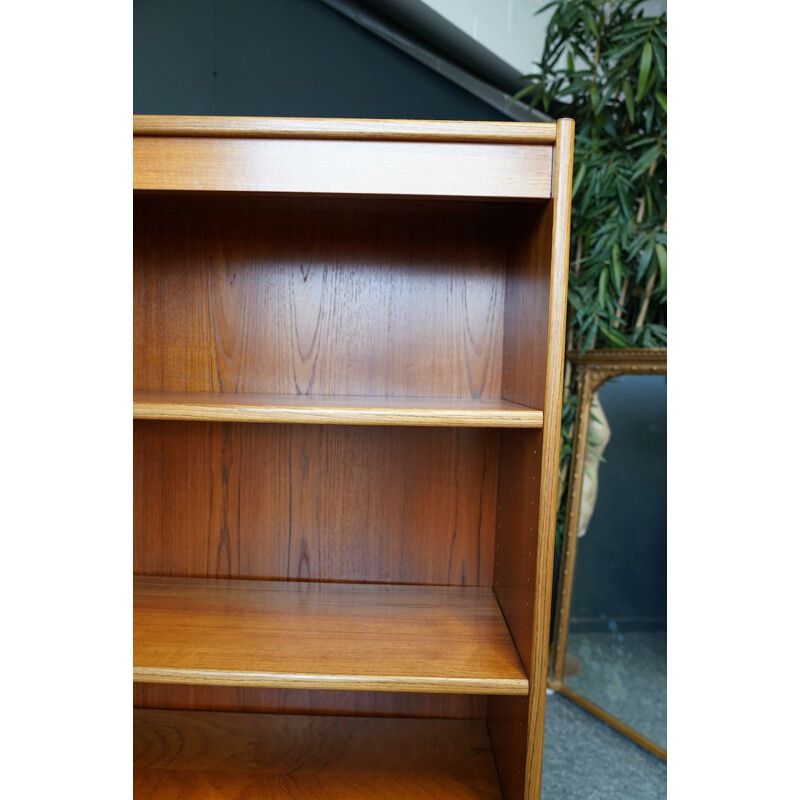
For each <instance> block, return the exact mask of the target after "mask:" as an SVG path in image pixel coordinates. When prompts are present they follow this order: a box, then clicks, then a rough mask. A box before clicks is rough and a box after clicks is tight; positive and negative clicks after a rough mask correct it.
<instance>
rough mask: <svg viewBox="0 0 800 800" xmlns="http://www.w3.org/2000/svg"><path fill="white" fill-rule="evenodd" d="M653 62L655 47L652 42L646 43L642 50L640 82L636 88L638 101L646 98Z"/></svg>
mask: <svg viewBox="0 0 800 800" xmlns="http://www.w3.org/2000/svg"><path fill="white" fill-rule="evenodd" d="M652 61H653V45H652V44H650V42H645V45H644V47H643V48H642V58H641V60H640V62H639V82H638V83H637V86H636V100H637V101H639V100H641V99H642V98H643V97H644V90H645V87H646V86H647V79H648V78H649V77H650V65H651V64H652Z"/></svg>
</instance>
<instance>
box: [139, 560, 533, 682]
mask: <svg viewBox="0 0 800 800" xmlns="http://www.w3.org/2000/svg"><path fill="white" fill-rule="evenodd" d="M445 643H446V644H445ZM443 645H444V646H443ZM133 654H134V669H133V674H134V680H137V681H147V682H152V683H177V684H200V685H202V684H208V685H212V686H254V687H276V688H300V689H303V688H308V689H337V688H339V689H345V690H353V691H360V690H366V691H396V692H397V691H407V692H439V693H448V694H449V693H452V694H468V693H475V692H478V693H482V694H527V693H528V680H527V678H526V676H525V673H524V671H523V669H522V666H521V664H520V662H519V657H518V656H517V652H516V649H515V648H514V645H513V643H512V641H511V637H510V636H509V634H508V629H507V628H506V625H505V622H504V621H503V617H502V614H501V613H500V610H499V608H498V607H497V602H496V600H495V599H494V595H493V593H492V591H491V589H489V588H488V587H454V586H396V585H395V586H387V585H382V584H346V583H335V584H331V583H306V582H302V581H292V582H285V581H226V580H205V579H197V578H194V579H192V578H156V577H146V576H139V577H135V578H134V600H133Z"/></svg>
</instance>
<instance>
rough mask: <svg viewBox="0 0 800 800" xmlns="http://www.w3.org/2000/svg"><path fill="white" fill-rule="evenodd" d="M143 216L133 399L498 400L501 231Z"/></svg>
mask: <svg viewBox="0 0 800 800" xmlns="http://www.w3.org/2000/svg"><path fill="white" fill-rule="evenodd" d="M134 207H135V235H134V264H135V269H134V388H135V389H139V390H149V391H169V392H187V391H189V392H249V393H267V394H278V395H285V394H321V395H360V396H375V397H392V396H397V397H405V398H411V397H430V398H443V397H450V398H462V397H464V398H466V397H469V398H476V399H477V398H483V397H485V398H498V397H500V377H501V376H500V369H501V356H502V337H503V305H504V279H505V275H504V271H505V260H506V245H505V241H504V234H503V232H502V227H501V226H502V220H498V215H496V214H485V215H484V214H478V213H464V211H463V210H462V211H459V212H454V213H440V214H432V213H424V214H415V213H413V212H412V211H411V210H410V209H409V207H408V206H406V211H405V213H401V212H400V211H398V210H397V206H396V205H395V206H394V209H395V210H394V211H393V212H392V213H382V212H381V211H380V210H373V211H371V212H370V211H367V210H364V209H363V207H361V206H359V205H356V206H355V207H353V208H350V207H348V204H347V203H345V202H341V201H340V202H338V203H330V204H328V205H327V206H323V207H320V206H319V205H317V206H315V207H313V209H312V210H304V209H303V208H302V207H297V206H296V205H295V206H290V207H288V208H285V209H283V210H281V209H280V208H276V207H275V204H274V203H272V204H270V203H262V202H260V201H259V199H258V198H251V199H250V201H247V202H231V201H230V200H229V199H227V198H218V199H216V200H214V199H209V198H200V199H197V198H181V199H180V202H176V200H175V199H174V198H164V197H159V196H145V197H138V198H137V200H136V202H135V203H134Z"/></svg>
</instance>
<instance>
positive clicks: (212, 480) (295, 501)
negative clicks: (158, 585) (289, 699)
mask: <svg viewBox="0 0 800 800" xmlns="http://www.w3.org/2000/svg"><path fill="white" fill-rule="evenodd" d="M134 431H135V435H134V441H133V453H134V467H133V474H134V481H135V492H134V512H133V521H134V551H133V568H134V572H135V573H137V574H145V575H146V574H149V575H174V576H183V577H203V578H279V579H289V580H292V579H299V580H327V581H353V582H357V581H376V582H386V583H421V584H453V585H464V586H479V585H483V586H487V585H489V584H490V583H491V576H492V566H493V563H494V562H493V560H492V553H493V549H494V526H495V501H494V497H495V484H496V471H497V434H498V431H497V430H492V429H483V428H419V427H412V428H403V427H395V426H377V427H372V426H367V425H359V426H349V425H278V424H272V425H254V424H251V423H236V422H172V421H160V420H136V421H135V422H134Z"/></svg>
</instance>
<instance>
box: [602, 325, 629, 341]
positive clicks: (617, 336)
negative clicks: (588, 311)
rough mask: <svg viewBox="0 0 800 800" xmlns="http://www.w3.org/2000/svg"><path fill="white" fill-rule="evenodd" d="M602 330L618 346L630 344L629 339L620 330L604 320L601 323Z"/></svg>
mask: <svg viewBox="0 0 800 800" xmlns="http://www.w3.org/2000/svg"><path fill="white" fill-rule="evenodd" d="M600 331H601V332H602V334H603V336H605V337H606V339H608V341H609V342H611V344H615V345H616V346H617V347H627V346H628V340H627V339H626V338H625V337H624V336H623V335H622V334H621V333H620V332H619V331H615V330H614V329H613V328H609V327H608V325H604V324H603V323H602V322H601V323H600Z"/></svg>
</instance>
